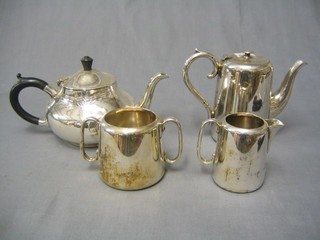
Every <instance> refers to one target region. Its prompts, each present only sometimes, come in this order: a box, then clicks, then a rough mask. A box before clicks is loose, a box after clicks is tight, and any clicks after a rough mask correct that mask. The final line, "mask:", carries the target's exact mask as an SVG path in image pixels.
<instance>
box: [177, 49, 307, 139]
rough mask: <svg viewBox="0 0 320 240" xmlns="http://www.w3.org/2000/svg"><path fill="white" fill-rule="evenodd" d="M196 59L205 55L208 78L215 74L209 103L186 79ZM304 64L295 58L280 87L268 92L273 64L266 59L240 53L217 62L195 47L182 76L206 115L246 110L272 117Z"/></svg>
mask: <svg viewBox="0 0 320 240" xmlns="http://www.w3.org/2000/svg"><path fill="white" fill-rule="evenodd" d="M199 58H207V59H209V60H210V61H211V62H212V63H213V65H214V69H213V71H212V72H211V73H210V74H209V75H208V78H214V77H215V76H218V78H217V85H216V90H215V98H214V102H213V105H210V103H209V102H208V101H207V100H206V99H205V98H204V97H203V96H202V95H201V93H200V92H199V91H198V90H197V89H195V88H194V86H193V85H192V83H191V81H190V78H189V68H190V66H191V64H192V63H193V62H194V61H195V60H197V59H199ZM304 64H305V62H303V61H301V60H299V61H296V62H295V63H294V65H293V66H292V67H291V68H290V69H289V71H288V73H287V74H286V76H285V78H284V80H283V82H282V85H281V86H280V88H279V89H278V90H277V91H276V92H274V93H272V92H271V88H272V81H273V79H272V78H273V66H272V64H271V62H270V60H269V59H267V58H265V57H262V56H258V55H256V54H254V53H252V52H244V53H234V54H230V55H226V56H224V57H223V58H222V60H221V61H218V60H217V59H216V57H215V56H214V55H213V54H211V53H208V52H203V51H198V50H196V52H195V53H194V54H193V55H192V56H190V58H188V59H187V61H186V63H185V65H184V67H183V79H184V82H185V84H186V86H187V87H188V89H189V90H190V92H191V93H192V94H193V95H194V96H195V97H196V98H198V100H199V101H200V102H201V103H202V104H203V105H204V107H205V109H206V110H207V112H208V118H215V119H218V120H221V119H222V118H223V117H224V116H226V115H228V114H231V113H235V112H249V113H253V114H256V115H258V116H259V117H262V118H264V119H269V118H274V117H276V116H277V115H278V114H279V113H280V112H281V111H282V110H283V109H284V107H285V106H286V104H287V103H288V100H289V97H290V95H291V92H292V89H293V83H294V80H295V77H296V75H297V73H298V71H299V70H300V68H301V67H302V66H303V65H304ZM213 134H214V135H215V132H213Z"/></svg>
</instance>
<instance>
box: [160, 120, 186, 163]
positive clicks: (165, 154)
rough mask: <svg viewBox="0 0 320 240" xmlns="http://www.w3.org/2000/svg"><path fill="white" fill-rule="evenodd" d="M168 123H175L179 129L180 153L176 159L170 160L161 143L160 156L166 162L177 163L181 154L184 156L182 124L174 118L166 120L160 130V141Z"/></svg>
mask: <svg viewBox="0 0 320 240" xmlns="http://www.w3.org/2000/svg"><path fill="white" fill-rule="evenodd" d="M168 122H172V123H174V124H175V125H176V126H177V128H178V144H179V147H178V153H177V155H176V156H175V157H174V158H172V159H171V158H169V157H168V154H167V152H166V151H163V146H162V143H161V142H160V154H161V157H162V159H164V161H165V162H168V163H174V162H175V161H177V160H178V159H179V158H180V157H181V154H182V149H183V140H182V128H181V124H180V123H179V121H178V120H177V119H176V118H173V117H171V118H166V119H165V120H164V121H163V122H162V123H161V124H160V129H161V130H160V139H161V135H162V132H163V131H164V129H165V124H166V123H168ZM160 141H161V140H160Z"/></svg>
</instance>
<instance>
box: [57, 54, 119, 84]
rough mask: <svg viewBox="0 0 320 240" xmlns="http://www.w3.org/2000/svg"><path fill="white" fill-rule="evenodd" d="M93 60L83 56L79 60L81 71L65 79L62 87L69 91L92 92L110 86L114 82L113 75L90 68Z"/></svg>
mask: <svg viewBox="0 0 320 240" xmlns="http://www.w3.org/2000/svg"><path fill="white" fill-rule="evenodd" d="M92 62H93V59H92V58H91V57H89V56H85V57H83V58H82V59H81V63H82V66H83V70H80V71H78V72H76V73H75V74H74V75H72V76H71V77H69V78H68V79H66V80H65V81H64V82H63V83H62V85H63V87H65V88H67V89H70V90H92V89H98V88H103V87H108V86H111V85H112V84H114V83H115V82H116V79H115V77H114V76H113V75H111V74H109V73H104V72H100V71H98V70H96V69H93V68H92Z"/></svg>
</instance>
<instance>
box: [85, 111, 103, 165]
mask: <svg viewBox="0 0 320 240" xmlns="http://www.w3.org/2000/svg"><path fill="white" fill-rule="evenodd" d="M89 122H94V123H96V124H97V126H100V122H99V120H98V119H96V118H94V117H91V118H88V119H86V120H85V121H84V122H83V123H82V124H81V136H80V152H81V155H82V157H83V158H84V160H87V161H88V162H94V161H97V160H98V149H97V151H96V155H94V156H93V157H90V156H89V155H88V154H87V153H86V150H85V144H84V135H85V134H84V130H85V129H86V127H87V128H88V129H89V131H90V126H89ZM97 132H98V131H97Z"/></svg>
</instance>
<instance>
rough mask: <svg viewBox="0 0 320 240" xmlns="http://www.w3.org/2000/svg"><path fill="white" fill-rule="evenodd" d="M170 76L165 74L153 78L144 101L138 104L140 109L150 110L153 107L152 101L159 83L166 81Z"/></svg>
mask: <svg viewBox="0 0 320 240" xmlns="http://www.w3.org/2000/svg"><path fill="white" fill-rule="evenodd" d="M168 77H169V76H168V75H167V74H165V73H158V74H156V75H155V76H153V77H152V78H151V80H150V82H149V84H148V86H147V88H146V91H145V94H144V96H143V98H142V100H141V101H140V103H139V104H138V107H140V108H149V107H150V105H151V101H152V98H153V93H154V90H155V87H156V86H157V84H158V82H159V81H160V80H162V79H166V78H168Z"/></svg>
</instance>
